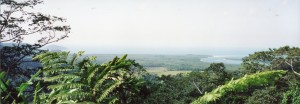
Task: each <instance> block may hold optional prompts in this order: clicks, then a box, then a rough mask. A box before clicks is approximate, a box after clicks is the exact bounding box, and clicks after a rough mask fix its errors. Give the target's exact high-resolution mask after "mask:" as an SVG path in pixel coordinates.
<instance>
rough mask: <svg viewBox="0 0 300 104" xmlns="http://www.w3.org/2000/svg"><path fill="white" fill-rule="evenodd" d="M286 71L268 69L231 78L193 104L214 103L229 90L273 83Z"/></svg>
mask: <svg viewBox="0 0 300 104" xmlns="http://www.w3.org/2000/svg"><path fill="white" fill-rule="evenodd" d="M285 72H286V71H283V70H276V71H266V72H260V73H256V74H253V75H245V76H244V77H243V78H240V79H236V80H231V81H229V82H228V83H227V84H225V85H222V86H219V87H218V88H216V89H214V90H213V91H211V92H209V93H205V94H204V95H203V96H202V97H200V98H198V99H197V100H196V101H194V102H193V104H199V103H201V104H202V103H212V102H214V101H217V100H218V99H220V98H221V97H222V96H224V95H226V94H227V93H228V92H242V91H245V90H247V88H249V87H250V86H265V85H269V84H273V83H274V81H275V80H277V79H279V78H280V77H281V76H282V75H283V74H285Z"/></svg>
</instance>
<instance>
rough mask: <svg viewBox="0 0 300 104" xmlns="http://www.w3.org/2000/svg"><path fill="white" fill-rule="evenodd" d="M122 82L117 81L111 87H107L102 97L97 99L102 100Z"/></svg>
mask: <svg viewBox="0 0 300 104" xmlns="http://www.w3.org/2000/svg"><path fill="white" fill-rule="evenodd" d="M120 84H122V81H116V82H115V83H114V84H113V85H111V86H110V87H109V88H107V89H105V90H104V91H103V92H102V93H101V95H100V97H99V98H98V99H97V101H98V102H102V101H103V99H104V98H105V97H106V96H107V95H108V94H109V93H110V92H112V90H114V89H115V88H116V87H118V86H119V85H120Z"/></svg>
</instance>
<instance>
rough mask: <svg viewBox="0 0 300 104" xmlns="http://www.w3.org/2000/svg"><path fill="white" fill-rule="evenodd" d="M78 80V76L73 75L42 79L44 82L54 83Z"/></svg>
mask: <svg viewBox="0 0 300 104" xmlns="http://www.w3.org/2000/svg"><path fill="white" fill-rule="evenodd" d="M76 78H80V76H77V75H74V74H60V75H56V76H53V77H47V78H45V79H44V81H45V82H55V81H60V80H71V79H76Z"/></svg>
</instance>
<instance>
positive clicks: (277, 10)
mask: <svg viewBox="0 0 300 104" xmlns="http://www.w3.org/2000/svg"><path fill="white" fill-rule="evenodd" d="M36 9H38V10H40V11H41V12H43V13H46V14H51V15H56V16H60V17H64V18H66V19H67V24H69V25H70V26H71V28H72V30H71V33H70V34H69V38H67V39H64V40H62V41H60V42H58V43H54V44H55V45H60V46H63V47H66V48H68V49H69V50H71V51H79V50H85V51H87V52H88V53H112V54H124V53H129V54H160V53H162V54H229V53H232V54H238V53H239V52H240V53H247V52H250V51H256V50H258V49H267V48H278V47H280V46H284V45H290V46H298V47H300V1H299V0H45V1H44V3H43V4H42V5H39V6H38V7H36Z"/></svg>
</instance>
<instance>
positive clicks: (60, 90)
mask: <svg viewBox="0 0 300 104" xmlns="http://www.w3.org/2000/svg"><path fill="white" fill-rule="evenodd" d="M82 54H83V52H78V54H75V55H73V56H70V55H69V52H48V53H44V54H40V55H38V56H36V57H35V58H34V59H39V61H40V62H41V63H42V65H43V70H42V71H43V76H42V78H41V79H43V80H42V81H44V83H47V84H48V86H46V87H47V90H49V91H50V93H45V92H43V93H41V94H40V96H43V97H42V99H36V100H35V101H37V100H40V102H41V103H67V102H68V103H70V102H73V103H80V102H81V103H82V102H85V103H87V102H90V103H108V102H111V101H113V102H116V101H118V100H122V99H120V98H119V97H118V96H119V94H118V93H116V92H115V91H121V90H122V89H119V88H120V87H126V86H127V85H128V83H129V82H130V81H133V80H134V79H132V78H133V77H134V76H135V74H136V72H138V71H137V70H140V69H141V67H140V66H138V64H137V63H135V62H134V61H133V60H126V57H127V55H124V56H123V57H122V58H118V57H115V58H114V59H113V60H112V61H110V62H108V63H105V64H95V63H94V62H93V61H94V60H95V57H85V58H83V59H82V60H79V59H80V58H79V57H80V56H82ZM137 82H138V83H139V81H137ZM138 83H135V84H138ZM37 86H38V85H37ZM131 86H132V87H134V86H133V85H131ZM37 92H38V91H37Z"/></svg>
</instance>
